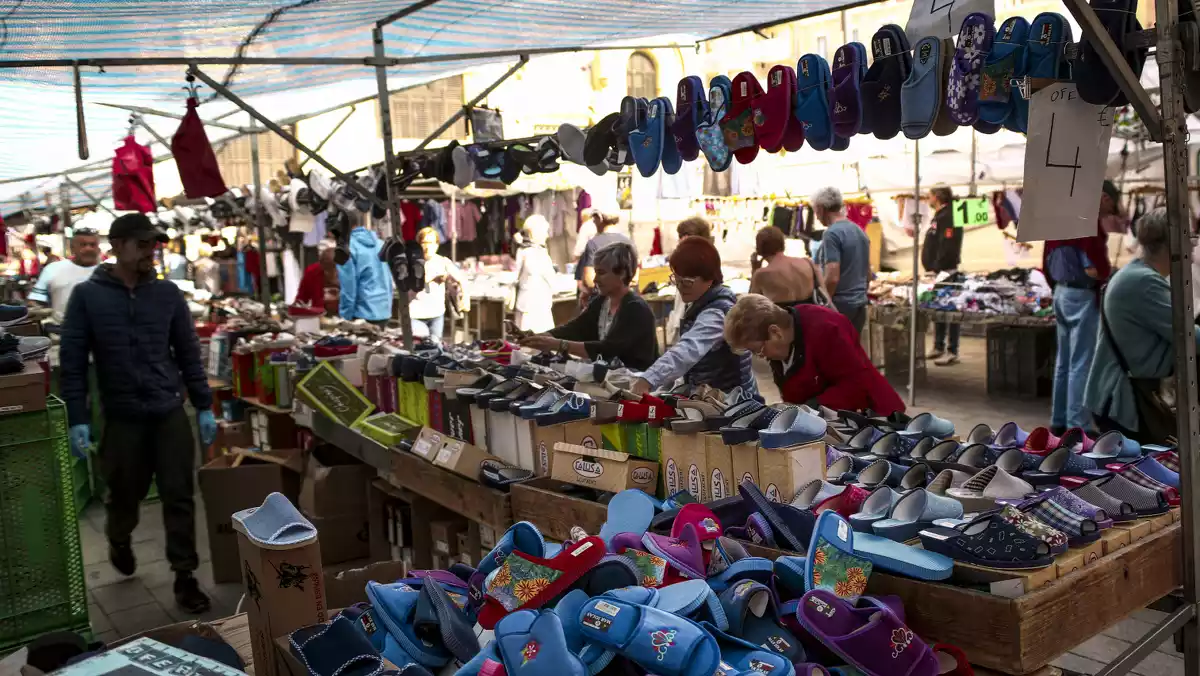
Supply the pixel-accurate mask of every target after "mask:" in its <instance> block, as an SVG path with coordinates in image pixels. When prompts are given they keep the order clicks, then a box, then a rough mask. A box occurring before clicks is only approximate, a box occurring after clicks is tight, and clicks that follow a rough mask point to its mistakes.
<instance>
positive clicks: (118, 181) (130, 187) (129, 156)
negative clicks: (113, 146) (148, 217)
mask: <svg viewBox="0 0 1200 676" xmlns="http://www.w3.org/2000/svg"><path fill="white" fill-rule="evenodd" d="M112 176H113V189H112V191H113V202H114V204H115V205H116V208H117V209H119V210H121V211H140V212H142V213H148V212H151V211H154V210H155V205H154V202H155V198H154V156H152V155H151V154H150V148H149V147H147V146H144V145H140V144H139V143H138V142H137V141H135V140H134V139H133V136H126V137H125V143H124V144H123V145H122V146H121V147H120V148H117V150H116V153H115V154H114V155H113V163H112Z"/></svg>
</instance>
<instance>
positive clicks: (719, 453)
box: [700, 434, 757, 501]
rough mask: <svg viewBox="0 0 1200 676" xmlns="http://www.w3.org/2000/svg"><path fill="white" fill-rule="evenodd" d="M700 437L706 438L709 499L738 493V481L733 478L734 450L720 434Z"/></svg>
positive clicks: (705, 452)
mask: <svg viewBox="0 0 1200 676" xmlns="http://www.w3.org/2000/svg"><path fill="white" fill-rule="evenodd" d="M700 438H702V439H703V440H704V454H705V456H706V458H707V463H706V464H707V466H708V498H707V500H710V501H711V500H720V499H722V498H727V497H729V496H731V495H737V492H738V491H737V483H736V482H735V481H734V480H733V479H734V474H733V451H732V450H730V448H729V445H728V444H726V443H725V440H724V439H722V438H721V435H720V434H704V435H701V437H700ZM755 459H757V454H756V456H755Z"/></svg>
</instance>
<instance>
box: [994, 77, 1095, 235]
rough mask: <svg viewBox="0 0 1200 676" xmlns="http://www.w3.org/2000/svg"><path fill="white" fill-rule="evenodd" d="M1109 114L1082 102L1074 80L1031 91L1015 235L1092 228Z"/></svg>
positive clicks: (1066, 232)
mask: <svg viewBox="0 0 1200 676" xmlns="http://www.w3.org/2000/svg"><path fill="white" fill-rule="evenodd" d="M1112 120H1113V109H1112V108H1107V107H1105V106H1094V105H1092V104H1090V103H1086V102H1084V100H1083V99H1081V98H1079V92H1078V91H1077V90H1076V89H1075V85H1074V84H1066V83H1064V84H1061V85H1056V86H1053V87H1047V88H1045V89H1043V90H1041V91H1039V92H1037V93H1035V94H1034V95H1033V98H1032V99H1031V100H1030V101H1029V134H1028V139H1027V141H1026V144H1025V191H1024V195H1023V201H1022V204H1021V219H1020V221H1019V222H1018V224H1017V240H1018V241H1021V242H1036V241H1041V240H1047V239H1074V238H1076V237H1090V236H1092V235H1095V234H1096V215H1097V212H1098V211H1099V209H1100V188H1101V186H1102V185H1103V184H1104V170H1105V168H1106V167H1107V165H1108V142H1109V139H1111V138H1112Z"/></svg>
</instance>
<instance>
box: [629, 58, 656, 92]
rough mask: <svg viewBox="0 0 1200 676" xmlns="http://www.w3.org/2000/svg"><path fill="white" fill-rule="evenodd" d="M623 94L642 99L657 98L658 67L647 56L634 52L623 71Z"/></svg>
mask: <svg viewBox="0 0 1200 676" xmlns="http://www.w3.org/2000/svg"><path fill="white" fill-rule="evenodd" d="M625 93H626V94H628V95H629V96H635V97H639V98H644V99H653V98H656V97H657V96H658V67H657V66H655V65H654V60H653V59H651V58H650V55H649V54H646V53H644V52H634V53H633V55H632V56H630V57H629V65H628V66H626V69H625Z"/></svg>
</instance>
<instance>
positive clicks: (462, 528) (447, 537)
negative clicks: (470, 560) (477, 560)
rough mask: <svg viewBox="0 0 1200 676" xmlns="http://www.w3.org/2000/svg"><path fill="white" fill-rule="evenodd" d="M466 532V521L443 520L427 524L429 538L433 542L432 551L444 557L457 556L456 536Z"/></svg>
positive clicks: (458, 549) (458, 548)
mask: <svg viewBox="0 0 1200 676" xmlns="http://www.w3.org/2000/svg"><path fill="white" fill-rule="evenodd" d="M466 532H467V520H466V519H445V520H439V521H432V522H430V524H429V537H430V538H431V539H432V540H433V551H434V552H435V553H437V554H445V555H446V556H458V554H459V552H461V551H463V550H462V549H461V548H460V547H459V542H458V536H459V534H465V533H466Z"/></svg>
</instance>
